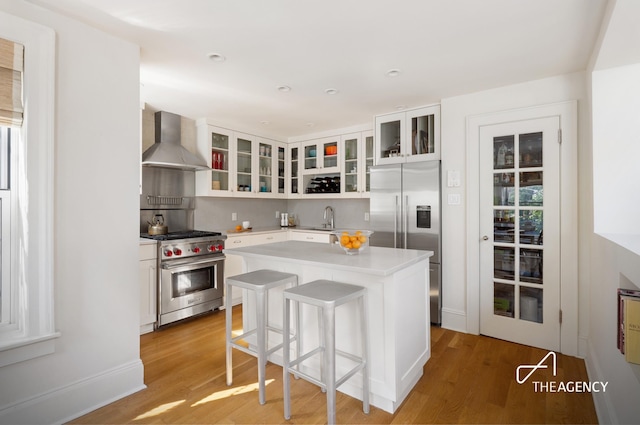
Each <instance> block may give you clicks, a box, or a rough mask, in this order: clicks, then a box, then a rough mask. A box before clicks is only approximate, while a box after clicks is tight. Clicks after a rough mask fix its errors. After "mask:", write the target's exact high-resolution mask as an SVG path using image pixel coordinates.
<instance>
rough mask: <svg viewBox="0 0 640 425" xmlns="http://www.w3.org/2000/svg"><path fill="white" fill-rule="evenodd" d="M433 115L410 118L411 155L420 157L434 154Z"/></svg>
mask: <svg viewBox="0 0 640 425" xmlns="http://www.w3.org/2000/svg"><path fill="white" fill-rule="evenodd" d="M434 119H435V116H434V115H424V116H420V117H413V118H411V139H410V140H411V154H412V155H422V154H427V153H434V152H435V143H434V141H435V127H434Z"/></svg>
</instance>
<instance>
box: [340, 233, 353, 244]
mask: <svg viewBox="0 0 640 425" xmlns="http://www.w3.org/2000/svg"><path fill="white" fill-rule="evenodd" d="M349 242H351V239H349V236H347V235H343V236H342V237H341V238H340V245H342V246H345V245H346V244H348V243H349Z"/></svg>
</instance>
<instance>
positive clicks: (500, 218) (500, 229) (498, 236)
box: [493, 210, 516, 243]
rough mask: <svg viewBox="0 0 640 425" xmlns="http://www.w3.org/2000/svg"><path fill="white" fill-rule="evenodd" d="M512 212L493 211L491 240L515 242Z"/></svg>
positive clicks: (514, 224)
mask: <svg viewBox="0 0 640 425" xmlns="http://www.w3.org/2000/svg"><path fill="white" fill-rule="evenodd" d="M515 216H516V212H515V211H514V210H494V211H493V240H494V241H495V242H510V243H513V242H515V241H516V233H515V232H516V230H515V226H516V223H515Z"/></svg>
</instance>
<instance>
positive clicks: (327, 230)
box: [311, 227, 336, 232]
mask: <svg viewBox="0 0 640 425" xmlns="http://www.w3.org/2000/svg"><path fill="white" fill-rule="evenodd" d="M311 230H322V231H323V232H333V231H334V230H336V229H332V228H330V227H313V228H312V229H311Z"/></svg>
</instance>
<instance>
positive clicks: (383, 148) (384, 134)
mask: <svg viewBox="0 0 640 425" xmlns="http://www.w3.org/2000/svg"><path fill="white" fill-rule="evenodd" d="M401 127H402V121H400V120H396V121H389V122H385V123H382V124H381V125H380V152H378V155H380V158H389V157H396V156H400V154H402V151H401V146H400V145H401V139H400V137H401V134H400V128H401Z"/></svg>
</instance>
